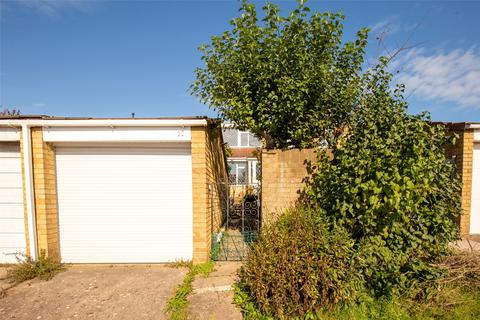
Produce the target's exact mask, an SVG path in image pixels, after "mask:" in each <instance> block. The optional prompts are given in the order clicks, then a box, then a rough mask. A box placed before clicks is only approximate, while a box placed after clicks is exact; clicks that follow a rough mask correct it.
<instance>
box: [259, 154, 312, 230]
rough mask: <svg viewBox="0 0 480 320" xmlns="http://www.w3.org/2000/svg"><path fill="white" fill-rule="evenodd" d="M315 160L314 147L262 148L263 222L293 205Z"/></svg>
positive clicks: (268, 220) (272, 218) (269, 220)
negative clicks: (308, 166) (310, 165)
mask: <svg viewBox="0 0 480 320" xmlns="http://www.w3.org/2000/svg"><path fill="white" fill-rule="evenodd" d="M315 161H316V154H315V149H303V150H299V149H292V150H285V151H282V150H266V149H264V150H263V151H262V223H269V222H271V221H272V220H274V219H275V217H276V216H277V215H278V214H280V213H281V212H282V211H283V210H285V209H286V208H288V207H290V206H292V205H294V204H295V203H296V202H297V200H298V198H299V196H300V193H301V190H302V189H303V187H304V185H305V181H304V180H305V178H306V177H307V176H308V175H309V173H308V172H307V165H308V164H309V163H311V164H314V163H315Z"/></svg>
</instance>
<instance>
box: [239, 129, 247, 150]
mask: <svg viewBox="0 0 480 320" xmlns="http://www.w3.org/2000/svg"><path fill="white" fill-rule="evenodd" d="M248 135H249V133H248V132H240V146H242V147H248Z"/></svg>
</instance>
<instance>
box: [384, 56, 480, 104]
mask: <svg viewBox="0 0 480 320" xmlns="http://www.w3.org/2000/svg"><path fill="white" fill-rule="evenodd" d="M391 67H392V68H398V69H399V71H400V72H399V75H398V78H397V82H398V83H403V84H405V86H406V89H407V93H410V94H413V95H415V96H416V97H418V98H421V99H424V100H440V101H444V102H453V103H456V104H457V105H458V106H459V107H478V108H480V53H479V52H477V50H475V48H471V49H469V50H461V49H456V50H452V51H450V52H437V53H434V54H427V53H426V50H425V49H422V48H420V49H412V50H410V51H407V52H406V53H405V54H404V55H403V56H402V57H400V58H399V59H398V60H397V61H394V62H393V64H392V65H391Z"/></svg>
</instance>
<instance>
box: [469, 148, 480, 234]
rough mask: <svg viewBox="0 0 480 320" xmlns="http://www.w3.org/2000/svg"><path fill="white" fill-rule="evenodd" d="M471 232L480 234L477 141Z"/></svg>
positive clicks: (474, 154) (479, 149)
mask: <svg viewBox="0 0 480 320" xmlns="http://www.w3.org/2000/svg"><path fill="white" fill-rule="evenodd" d="M470 233H471V234H480V143H475V144H474V147H473V168H472V201H471V207H470Z"/></svg>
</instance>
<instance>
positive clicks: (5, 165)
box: [0, 142, 26, 263]
mask: <svg viewBox="0 0 480 320" xmlns="http://www.w3.org/2000/svg"><path fill="white" fill-rule="evenodd" d="M25 252H26V238H25V223H24V211H23V192H22V163H21V159H20V145H19V143H8V142H0V263H14V262H16V259H15V253H22V254H25Z"/></svg>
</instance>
